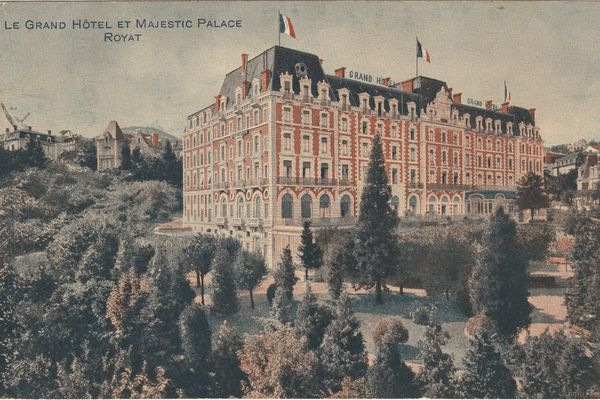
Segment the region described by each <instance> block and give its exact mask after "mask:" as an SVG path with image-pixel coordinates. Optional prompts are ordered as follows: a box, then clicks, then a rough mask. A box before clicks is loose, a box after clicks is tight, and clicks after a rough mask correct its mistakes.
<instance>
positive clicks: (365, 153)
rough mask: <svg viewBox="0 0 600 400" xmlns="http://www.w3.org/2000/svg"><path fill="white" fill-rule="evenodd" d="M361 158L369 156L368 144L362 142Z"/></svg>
mask: <svg viewBox="0 0 600 400" xmlns="http://www.w3.org/2000/svg"><path fill="white" fill-rule="evenodd" d="M361 155H362V156H363V157H368V156H369V143H367V142H362V154H361Z"/></svg>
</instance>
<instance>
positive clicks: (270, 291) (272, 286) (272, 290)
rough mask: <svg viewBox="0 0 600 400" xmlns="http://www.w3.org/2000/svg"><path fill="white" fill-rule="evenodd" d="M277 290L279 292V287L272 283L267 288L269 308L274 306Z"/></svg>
mask: <svg viewBox="0 0 600 400" xmlns="http://www.w3.org/2000/svg"><path fill="white" fill-rule="evenodd" d="M275 290H277V285H275V284H274V283H271V284H270V285H269V287H268V288H267V301H268V302H269V307H270V306H272V305H273V299H274V298H275Z"/></svg>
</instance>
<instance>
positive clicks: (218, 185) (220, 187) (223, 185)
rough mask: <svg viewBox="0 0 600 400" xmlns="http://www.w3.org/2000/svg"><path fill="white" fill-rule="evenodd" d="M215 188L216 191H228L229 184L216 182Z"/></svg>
mask: <svg viewBox="0 0 600 400" xmlns="http://www.w3.org/2000/svg"><path fill="white" fill-rule="evenodd" d="M213 186H214V188H215V189H228V188H229V182H216V183H215V184H214V185H213Z"/></svg>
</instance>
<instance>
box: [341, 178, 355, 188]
mask: <svg viewBox="0 0 600 400" xmlns="http://www.w3.org/2000/svg"><path fill="white" fill-rule="evenodd" d="M340 186H353V184H352V181H351V180H350V179H348V178H342V179H340Z"/></svg>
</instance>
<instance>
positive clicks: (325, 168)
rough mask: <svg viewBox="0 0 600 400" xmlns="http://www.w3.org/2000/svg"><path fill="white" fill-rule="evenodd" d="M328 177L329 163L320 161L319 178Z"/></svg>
mask: <svg viewBox="0 0 600 400" xmlns="http://www.w3.org/2000/svg"><path fill="white" fill-rule="evenodd" d="M328 178H329V164H327V163H322V164H321V179H328Z"/></svg>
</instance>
